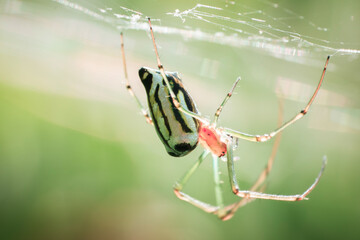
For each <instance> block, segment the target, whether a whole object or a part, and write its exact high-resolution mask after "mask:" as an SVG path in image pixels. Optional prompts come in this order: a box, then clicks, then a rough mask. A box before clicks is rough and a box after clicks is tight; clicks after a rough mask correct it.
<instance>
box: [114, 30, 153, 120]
mask: <svg viewBox="0 0 360 240" xmlns="http://www.w3.org/2000/svg"><path fill="white" fill-rule="evenodd" d="M120 40H121V55H122V60H123V65H124V75H125V80H126V89H127V90H128V92H129V94H130V95H131V96H132V97H133V98H135V101H136V103H137V104H138V106H139V108H140V110H141V113H142V114H143V115H144V117H145V119H146V122H147V123H149V124H151V125H153V122H152V120H151V118H150V116H149V114H148V112H147V111H146V110H145V108H144V106H143V105H142V104H141V102H140V100H139V98H138V97H137V96H136V95H135V93H134V91H133V90H132V88H131V85H130V82H129V78H128V74H127V67H126V60H125V50H124V39H123V33H120Z"/></svg>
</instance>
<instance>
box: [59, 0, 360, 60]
mask: <svg viewBox="0 0 360 240" xmlns="http://www.w3.org/2000/svg"><path fill="white" fill-rule="evenodd" d="M53 1H55V2H57V3H59V4H62V5H65V6H67V7H70V8H73V9H75V10H77V11H80V12H82V13H84V14H86V15H89V16H91V17H93V18H95V19H98V20H100V21H103V22H106V23H108V24H110V25H112V26H114V27H116V28H118V29H119V30H121V31H122V30H126V29H133V30H143V31H148V28H149V27H148V24H147V17H151V18H152V21H153V22H154V24H153V25H154V31H155V32H158V33H162V34H172V35H180V36H182V37H183V38H185V39H192V40H199V41H206V42H213V43H218V44H224V45H230V46H233V47H250V48H256V49H261V50H264V51H266V52H268V53H269V54H272V55H274V56H276V57H281V58H286V57H287V56H307V55H309V54H311V53H313V52H322V53H325V54H328V55H333V54H355V55H357V54H359V53H360V50H359V49H360V47H359V44H358V43H356V44H352V43H348V42H344V41H329V40H327V39H328V37H327V36H328V35H329V32H331V29H328V28H327V27H326V23H324V26H322V25H320V24H317V23H315V21H311V20H309V19H307V18H306V17H304V16H302V15H301V14H298V13H296V12H294V11H292V10H290V9H288V8H286V7H283V6H282V5H281V4H278V3H275V2H271V1H266V0H263V1H261V0H259V1H252V2H247V3H246V4H244V3H241V2H240V3H238V2H235V1H210V2H211V4H212V5H209V4H200V3H197V4H196V3H195V4H194V5H193V6H192V7H191V8H188V9H176V8H175V9H172V10H171V11H166V12H161V13H159V14H156V15H155V14H153V13H152V12H146V10H145V11H142V10H138V9H130V8H129V7H125V6H121V3H114V2H111V3H104V4H103V5H99V4H95V3H91V1H90V2H89V1H86V2H83V1H67V0H53ZM139 8H141V7H139ZM260 9H261V10H260ZM268 12H269V13H268ZM176 20H177V21H176ZM179 20H180V23H182V24H180V23H179ZM297 29H299V30H297Z"/></svg>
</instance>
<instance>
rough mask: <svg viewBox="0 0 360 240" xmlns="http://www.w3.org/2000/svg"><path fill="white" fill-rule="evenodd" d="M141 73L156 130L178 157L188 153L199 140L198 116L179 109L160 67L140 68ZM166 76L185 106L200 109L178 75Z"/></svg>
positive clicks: (194, 110)
mask: <svg viewBox="0 0 360 240" xmlns="http://www.w3.org/2000/svg"><path fill="white" fill-rule="evenodd" d="M139 76H140V79H141V81H142V83H143V84H144V87H145V90H146V94H147V99H148V104H149V110H150V114H151V117H152V120H153V123H154V126H155V129H156V132H157V134H158V136H159V138H160V139H161V141H162V143H163V144H164V146H165V148H166V151H167V152H168V153H169V154H170V155H171V156H175V157H181V156H184V155H186V154H188V153H189V152H191V151H192V150H193V149H194V148H195V147H196V145H197V143H198V137H199V135H198V129H199V122H198V120H196V119H194V118H192V117H190V116H188V115H186V114H184V113H182V112H180V111H179V110H177V109H176V107H175V106H174V104H173V102H172V99H171V97H170V93H169V90H168V88H167V86H166V84H165V81H164V80H163V78H162V76H161V74H160V72H159V71H157V70H154V69H151V68H141V69H140V70H139ZM166 76H167V78H168V80H169V83H170V85H171V87H172V90H173V92H174V93H175V95H176V96H177V98H178V99H179V101H180V103H181V104H182V106H183V107H184V108H187V109H188V110H189V111H192V112H195V113H197V109H196V106H195V103H194V102H193V100H192V99H191V97H190V95H189V94H188V92H187V91H186V90H185V89H184V86H183V84H182V82H181V80H180V78H179V77H178V75H177V74H176V73H170V72H166Z"/></svg>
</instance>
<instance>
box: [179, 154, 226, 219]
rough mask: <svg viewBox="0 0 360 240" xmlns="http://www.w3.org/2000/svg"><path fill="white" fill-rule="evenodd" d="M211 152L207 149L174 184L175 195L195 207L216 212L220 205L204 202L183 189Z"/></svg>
mask: <svg viewBox="0 0 360 240" xmlns="http://www.w3.org/2000/svg"><path fill="white" fill-rule="evenodd" d="M208 154H209V151H207V150H205V151H204V152H203V153H202V154H201V155H200V157H199V159H198V161H197V162H196V163H195V164H194V165H193V166H192V168H190V169H189V170H188V171H187V172H186V173H185V175H184V176H183V177H182V178H181V179H180V180H179V181H177V182H176V183H175V185H174V193H175V195H176V196H177V197H178V198H179V199H181V200H183V201H185V202H188V203H190V204H192V205H194V206H195V207H198V208H200V209H202V210H203V211H205V212H208V213H214V212H216V211H217V210H218V209H219V207H216V206H212V205H210V204H208V203H204V202H202V201H199V200H197V199H195V198H193V197H191V196H190V195H187V194H186V193H183V192H182V189H183V188H184V185H185V184H186V183H187V181H188V180H189V178H190V177H191V176H192V175H193V173H194V172H195V171H196V170H197V169H198V168H199V166H200V164H201V163H202V161H203V160H204V159H205V158H206V156H207V155H208Z"/></svg>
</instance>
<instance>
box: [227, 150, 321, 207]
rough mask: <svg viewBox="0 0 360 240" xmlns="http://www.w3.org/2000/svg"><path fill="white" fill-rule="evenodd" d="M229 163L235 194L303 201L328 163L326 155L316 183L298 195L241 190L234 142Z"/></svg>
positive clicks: (244, 196) (256, 197)
mask: <svg viewBox="0 0 360 240" xmlns="http://www.w3.org/2000/svg"><path fill="white" fill-rule="evenodd" d="M227 160H228V161H227V163H228V171H229V178H230V183H231V188H232V191H233V193H234V194H236V195H237V196H239V197H242V198H248V199H252V198H254V199H258V198H259V199H269V200H277V201H301V200H304V199H307V198H306V196H307V195H308V194H309V193H310V192H311V191H312V190H313V189H314V188H315V187H316V185H317V184H318V183H319V180H320V178H321V176H322V173H323V172H324V169H325V165H326V157H324V159H323V163H322V167H321V170H320V172H319V175H318V176H317V178H316V179H315V181H314V183H313V184H312V185H311V186H310V187H309V188H308V189H306V191H305V192H303V193H302V194H297V195H276V194H268V193H261V192H254V191H247V190H246V191H243V190H240V188H239V185H238V183H237V181H236V174H235V169H234V160H233V151H232V144H229V145H228V152H227Z"/></svg>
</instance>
